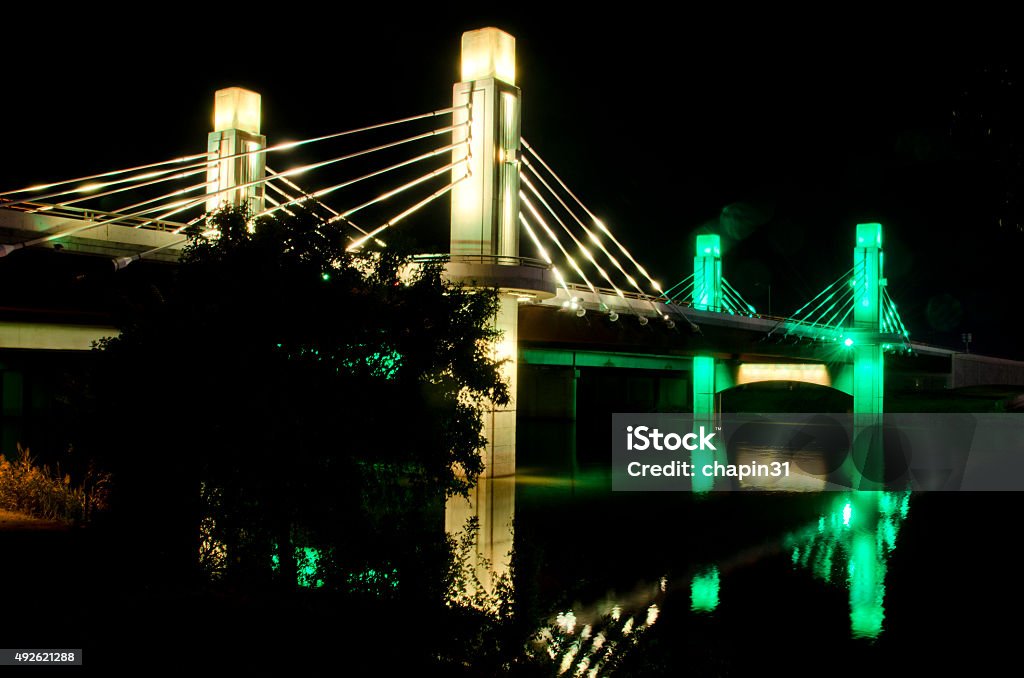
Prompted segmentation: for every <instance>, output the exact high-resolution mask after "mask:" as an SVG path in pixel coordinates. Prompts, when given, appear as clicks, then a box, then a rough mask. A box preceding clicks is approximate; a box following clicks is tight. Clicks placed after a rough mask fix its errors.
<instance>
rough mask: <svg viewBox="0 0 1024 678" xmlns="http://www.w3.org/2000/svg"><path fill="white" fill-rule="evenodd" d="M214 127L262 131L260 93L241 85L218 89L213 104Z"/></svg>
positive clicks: (217, 128) (216, 128)
mask: <svg viewBox="0 0 1024 678" xmlns="http://www.w3.org/2000/svg"><path fill="white" fill-rule="evenodd" d="M213 129H214V131H215V132H219V131H222V130H227V129H240V130H242V131H243V132H249V133H251V134H259V133H260V95H259V93H258V92H252V91H250V90H247V89H243V88H241V87H228V88H226V89H219V90H217V94H216V96H215V97H214V105H213Z"/></svg>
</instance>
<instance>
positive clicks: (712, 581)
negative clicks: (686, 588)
mask: <svg viewBox="0 0 1024 678" xmlns="http://www.w3.org/2000/svg"><path fill="white" fill-rule="evenodd" d="M721 588H722V584H721V578H720V577H719V574H718V567H717V566H713V567H711V568H710V569H708V570H705V571H704V572H700V573H698V574H696V575H694V577H693V579H692V580H691V581H690V609H691V610H693V611H694V612H713V611H714V610H715V608H717V607H718V602H719V601H718V594H719V591H720V590H721Z"/></svg>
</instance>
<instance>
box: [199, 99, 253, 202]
mask: <svg viewBox="0 0 1024 678" xmlns="http://www.w3.org/2000/svg"><path fill="white" fill-rule="evenodd" d="M260 102H261V98H260V95H259V94H258V93H256V92H251V91H249V90H247V89H242V88H241V87H228V88H227V89H221V90H217V93H216V95H214V113H213V131H212V132H210V135H209V137H208V138H207V151H208V152H209V154H210V160H217V159H218V158H219V159H221V160H220V162H218V163H217V164H215V165H210V168H209V169H208V170H207V177H206V179H207V181H208V182H210V183H209V185H208V187H207V189H206V191H207V193H208V194H209V196H210V197H209V199H208V200H207V201H206V211H207V212H213V211H215V210H217V209H218V208H220V207H223V206H230V207H244V208H246V209H247V210H248V212H249V213H250V214H252V215H256V214H259V213H260V212H262V211H263V204H264V203H263V191H264V188H263V184H262V183H259V184H253V185H251V186H246V185H245V184H248V183H250V182H253V181H261V180H263V179H264V178H265V177H266V155H265V154H263V153H254V154H252V155H241V154H244V153H249V152H251V151H258V150H259V149H261V148H266V146H267V138H266V137H265V136H263V135H262V134H260ZM235 187H239V188H235ZM232 189H233V190H232Z"/></svg>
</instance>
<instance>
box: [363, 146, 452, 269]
mask: <svg viewBox="0 0 1024 678" xmlns="http://www.w3.org/2000/svg"><path fill="white" fill-rule="evenodd" d="M460 162H461V161H460ZM468 177H469V172H467V173H466V174H463V175H462V176H461V177H459V178H458V179H456V180H455V181H453V182H451V183H450V184H448V185H447V186H445V187H444V188H442V189H439V190H437V191H434V192H433V193H431V194H430V195H429V196H427V197H426V198H424V199H423V200H421V201H419V202H418V203H416V204H415V205H413V206H412V207H410V208H409V209H407V210H405V211H404V212H402V213H401V214H399V215H398V216H397V217H395V218H393V219H391V220H390V221H388V222H386V223H384V224H381V225H380V226H378V227H377V228H375V229H373V230H372V231H370V232H369V233H367V234H366V235H364V236H363V237H362V238H359V239H358V240H356V241H354V242H353V243H352V244H351V245H349V246H348V247H347V248H346V251H348V252H351V251H352V250H354V249H358V248H359V247H362V246H363V244H364V243H365V242H366V241H367V240H369V239H370V238H373V237H374V236H376V235H377V234H378V233H380V232H381V231H383V230H384V229H386V228H390V227H391V226H394V225H395V224H397V223H398V222H399V221H401V220H402V219H404V218H406V217H407V216H409V215H410V214H412V213H413V212H415V211H416V210H418V209H420V208H421V207H423V206H425V205H427V204H429V203H431V202H433V201H434V200H436V199H437V198H440V197H441V196H442V195H444V194H446V193H447V192H448V191H450V190H452V189H453V188H454V187H455V186H456V184H458V183H459V182H461V181H463V180H465V179H466V178H468Z"/></svg>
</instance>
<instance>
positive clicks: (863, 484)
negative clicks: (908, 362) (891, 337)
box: [846, 224, 886, 490]
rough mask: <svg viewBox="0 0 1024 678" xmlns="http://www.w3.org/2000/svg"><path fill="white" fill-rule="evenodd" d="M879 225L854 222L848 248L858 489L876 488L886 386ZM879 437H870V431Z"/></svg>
mask: <svg viewBox="0 0 1024 678" xmlns="http://www.w3.org/2000/svg"><path fill="white" fill-rule="evenodd" d="M882 262H883V255H882V225H881V224H857V242H856V245H855V247H854V249H853V285H854V296H853V303H854V307H853V308H854V310H853V331H852V332H851V333H850V334H849V336H848V338H847V340H846V341H850V340H851V339H852V341H853V344H852V348H853V425H854V440H855V442H854V459H855V461H856V466H857V468H858V469H862V470H864V471H867V470H868V469H869V468H870V473H868V478H865V477H863V476H862V475H860V474H859V473H858V477H857V478H856V480H855V485H854V486H855V487H856V488H857V489H865V490H870V489H880V484H879V483H877V482H875V481H880V480H881V475H880V474H881V471H882V469H881V468H880V464H881V459H882V455H881V454H880V452H881V450H880V446H881V435H880V433H881V431H880V428H876V427H880V425H881V423H882V412H883V396H884V389H885V355H884V353H883V348H882V336H881V330H882V326H881V320H882V288H883V287H885V284H886V280H885V278H883V277H882ZM873 431H874V432H877V433H878V434H879V435H877V436H875V435H870V433H871V432H873Z"/></svg>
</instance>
